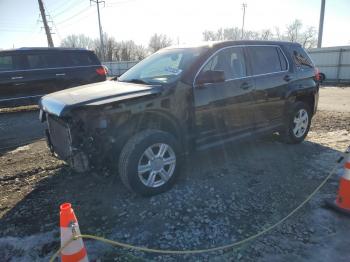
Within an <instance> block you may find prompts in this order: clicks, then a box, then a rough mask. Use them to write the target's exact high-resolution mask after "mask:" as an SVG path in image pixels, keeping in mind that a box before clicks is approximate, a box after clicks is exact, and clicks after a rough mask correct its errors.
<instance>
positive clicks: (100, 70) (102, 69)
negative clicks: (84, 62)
mask: <svg viewBox="0 0 350 262" xmlns="http://www.w3.org/2000/svg"><path fill="white" fill-rule="evenodd" d="M107 72H108V71H107V67H105V66H101V67H99V68H97V69H96V73H97V74H98V75H100V76H105V75H107Z"/></svg>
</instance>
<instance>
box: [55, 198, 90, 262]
mask: <svg viewBox="0 0 350 262" xmlns="http://www.w3.org/2000/svg"><path fill="white" fill-rule="evenodd" d="M60 210H61V212H60V227H61V247H63V246H64V245H65V244H66V243H67V242H68V241H69V240H70V239H72V237H73V232H74V233H75V235H80V230H79V225H78V220H77V218H76V217H75V214H74V211H73V208H72V205H71V204H70V203H64V204H62V205H61V206H60ZM61 260H62V262H78V261H81V262H82V261H84V262H85V261H86V262H88V261H89V259H88V257H87V253H86V249H85V246H84V243H83V240H82V239H81V238H79V239H77V240H74V241H73V242H71V243H70V244H69V245H68V246H66V247H65V248H64V249H63V250H62V252H61Z"/></svg>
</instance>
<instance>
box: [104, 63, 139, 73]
mask: <svg viewBox="0 0 350 262" xmlns="http://www.w3.org/2000/svg"><path fill="white" fill-rule="evenodd" d="M138 62H139V61H118V62H102V64H103V65H104V66H107V68H108V76H121V75H122V74H124V73H125V72H126V71H127V70H128V69H130V68H131V67H133V66H134V65H136V64H137V63H138Z"/></svg>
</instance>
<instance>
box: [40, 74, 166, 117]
mask: <svg viewBox="0 0 350 262" xmlns="http://www.w3.org/2000/svg"><path fill="white" fill-rule="evenodd" d="M161 90H162V88H161V86H160V85H143V84H134V83H125V82H117V81H104V82H99V83H94V84H88V85H83V86H78V87H73V88H70V89H65V90H62V91H59V92H55V93H52V94H48V95H46V96H44V97H42V98H41V100H40V107H41V109H42V110H44V111H45V112H48V113H51V114H54V115H56V116H62V115H63V113H64V112H67V111H69V110H70V109H73V108H77V107H80V106H83V105H102V104H107V103H111V102H116V101H121V100H125V99H130V98H135V97H140V96H145V95H151V94H156V93H160V92H161Z"/></svg>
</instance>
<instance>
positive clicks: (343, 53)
mask: <svg viewBox="0 0 350 262" xmlns="http://www.w3.org/2000/svg"><path fill="white" fill-rule="evenodd" d="M309 54H310V56H311V58H312V60H313V61H314V63H315V64H316V66H317V67H318V68H319V69H320V72H321V73H324V74H325V76H326V82H332V83H338V84H340V83H350V46H337V47H323V48H314V49H310V50H309Z"/></svg>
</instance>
